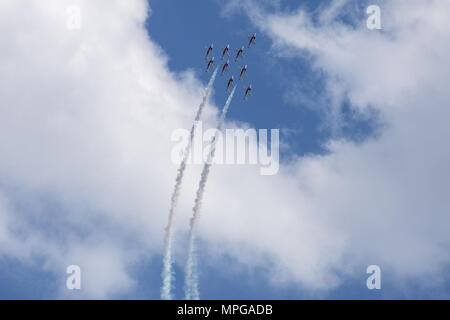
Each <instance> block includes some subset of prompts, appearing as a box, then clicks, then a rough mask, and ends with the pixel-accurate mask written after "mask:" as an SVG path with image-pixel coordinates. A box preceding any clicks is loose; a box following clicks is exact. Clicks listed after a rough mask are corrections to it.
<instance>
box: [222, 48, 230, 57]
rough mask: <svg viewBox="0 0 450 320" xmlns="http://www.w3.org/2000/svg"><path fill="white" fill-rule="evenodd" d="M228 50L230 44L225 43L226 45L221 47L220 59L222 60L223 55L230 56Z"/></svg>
mask: <svg viewBox="0 0 450 320" xmlns="http://www.w3.org/2000/svg"><path fill="white" fill-rule="evenodd" d="M229 51H230V45H229V44H227V46H226V47H225V48H222V60H223V58H224V57H225V55H226V56H227V57H229V56H230V53H229Z"/></svg>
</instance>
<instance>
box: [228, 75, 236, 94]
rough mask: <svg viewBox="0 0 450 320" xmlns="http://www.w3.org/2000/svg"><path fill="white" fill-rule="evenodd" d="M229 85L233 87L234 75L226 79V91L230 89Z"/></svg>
mask: <svg viewBox="0 0 450 320" xmlns="http://www.w3.org/2000/svg"><path fill="white" fill-rule="evenodd" d="M230 86H231V87H234V76H231V78H230V79H228V83H227V91H228V90H229V89H230Z"/></svg>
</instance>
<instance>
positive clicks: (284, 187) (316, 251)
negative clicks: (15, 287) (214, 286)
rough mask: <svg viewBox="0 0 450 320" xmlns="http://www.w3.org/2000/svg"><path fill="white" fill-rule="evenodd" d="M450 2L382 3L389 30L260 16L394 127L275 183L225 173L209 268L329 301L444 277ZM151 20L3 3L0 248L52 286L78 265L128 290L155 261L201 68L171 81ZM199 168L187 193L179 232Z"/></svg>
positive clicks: (105, 286) (211, 196)
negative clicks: (354, 284)
mask: <svg viewBox="0 0 450 320" xmlns="http://www.w3.org/2000/svg"><path fill="white" fill-rule="evenodd" d="M69 4H70V5H73V4H79V5H80V7H81V9H82V15H83V16H82V28H81V29H80V30H78V31H75V30H74V31H70V30H68V29H67V28H66V20H65V19H66V11H65V8H66V6H68V5H69ZM448 6H449V5H448V4H446V3H444V2H439V1H430V2H427V4H423V3H422V2H419V1H408V2H406V1H396V2H394V3H392V4H389V5H386V8H385V9H383V28H384V29H385V32H384V33H371V32H369V31H368V30H364V29H358V28H350V27H347V26H345V25H342V24H340V23H334V22H332V20H330V18H326V17H325V18H323V19H322V24H320V25H313V24H311V20H310V19H311V18H310V17H309V14H308V13H306V12H298V13H296V14H266V13H265V12H264V11H257V10H256V11H252V12H253V16H252V19H253V21H254V22H255V24H257V25H258V26H259V27H260V28H261V29H262V30H263V31H264V32H267V33H268V34H269V35H270V36H271V37H272V38H273V39H274V42H275V43H276V45H277V46H278V49H279V50H280V52H283V51H284V50H290V51H291V52H294V53H298V54H299V55H300V56H301V54H302V52H308V53H309V54H311V55H312V56H313V58H314V67H315V68H317V69H321V70H323V71H325V73H326V75H327V79H328V87H327V88H328V90H329V91H328V94H329V95H330V96H332V97H333V96H334V92H338V93H339V94H342V93H345V94H346V95H347V96H348V98H349V99H350V101H351V102H352V103H353V105H354V106H355V107H358V108H360V109H364V108H366V107H367V105H371V106H373V107H375V108H377V109H379V110H380V111H381V112H382V114H383V116H384V118H385V119H386V121H387V122H388V123H389V127H388V128H387V129H386V130H385V131H384V132H383V134H382V135H381V137H379V138H378V139H376V140H375V139H373V140H369V141H367V142H365V143H364V144H362V145H361V144H359V145H354V144H352V143H349V142H346V141H331V142H330V150H331V151H332V152H331V154H330V155H327V156H317V157H305V158H300V159H298V161H296V162H295V163H293V164H290V165H287V166H283V167H282V168H280V173H279V174H278V175H277V176H273V177H264V176H260V175H259V171H258V167H247V166H215V167H214V168H213V171H212V173H211V179H210V181H209V185H208V187H207V190H206V195H205V200H206V201H205V205H204V208H203V214H202V221H201V230H200V231H201V234H200V236H201V238H202V239H203V240H204V241H205V243H207V244H208V246H207V248H208V250H209V251H208V253H207V254H205V255H204V256H203V255H202V257H201V259H202V260H205V259H207V258H208V257H212V259H213V260H211V262H212V263H214V261H215V260H214V257H216V258H217V259H220V256H221V255H222V254H228V255H230V256H232V257H234V258H235V259H236V260H238V261H239V262H241V263H242V264H246V265H248V266H249V268H254V267H255V266H258V265H259V266H263V267H266V268H267V269H268V270H269V273H268V274H269V277H270V280H272V281H273V282H277V283H292V282H294V283H299V284H301V285H303V286H304V288H306V289H327V288H332V287H334V286H336V285H338V284H339V282H340V281H341V280H340V276H341V275H342V274H350V275H351V274H354V273H363V272H364V270H365V267H364V268H363V269H362V271H360V270H359V269H358V270H355V269H354V268H356V267H359V266H360V265H365V266H366V265H369V264H374V263H375V264H379V265H380V266H381V267H382V270H383V268H387V269H389V270H391V271H392V272H394V273H395V274H397V278H398V279H405V278H409V277H412V278H417V277H421V276H425V275H426V276H440V275H441V273H440V272H441V269H442V268H443V267H444V266H445V265H446V264H448V259H449V256H448V247H449V245H450V237H449V235H448V230H447V229H448V228H447V226H448V225H449V222H450V221H449V220H450V219H449V216H448V211H449V209H450V203H449V200H448V197H447V195H446V190H448V189H449V185H448V184H449V183H448V181H449V178H450V177H449V171H448V163H449V160H450V154H449V150H448V148H446V146H445V138H446V137H448V136H450V132H449V130H450V129H449V126H448V124H447V123H448V121H446V119H447V117H446V116H448V110H447V106H448V102H449V101H450V99H449V93H448V91H447V90H446V86H447V83H448V80H449V79H448V78H449V74H450V73H449V72H448V71H449V70H448V68H449V65H450V63H449V62H450V61H448V60H449V57H450V55H449V53H450V52H449V51H450V48H449V44H448V43H447V42H444V41H443V40H444V39H448V38H449V32H450V28H449V26H448V22H447V20H446V19H445V18H444V17H445V15H444V14H443V13H444V12H448V9H450V8H448ZM335 10H339V6H337V7H336V9H335ZM385 12H387V14H386V13H385ZM419 12H421V14H419ZM146 13H147V7H146V4H145V1H142V0H139V1H138V0H136V1H128V2H127V5H126V6H124V4H123V1H70V2H69V1H58V2H55V1H50V0H48V1H42V0H39V1H38V0H36V1H31V2H30V1H2V3H1V4H0V32H1V33H2V34H5V35H6V36H5V37H2V38H1V39H0V46H1V47H2V48H5V50H2V51H1V52H0V58H1V59H0V112H1V113H2V117H0V154H2V160H1V161H0V178H1V181H2V190H3V195H4V196H3V197H4V199H5V200H4V201H2V203H3V202H4V203H9V204H8V205H5V206H1V207H0V208H1V209H0V220H1V221H6V223H7V224H8V228H10V229H11V230H12V232H11V231H8V232H6V231H4V230H7V229H8V228H6V227H5V226H4V225H2V229H1V230H3V231H0V241H1V242H0V252H3V253H4V254H8V255H16V256H19V257H21V258H23V259H25V260H27V259H31V260H32V259H33V256H34V255H36V254H39V255H42V256H44V257H46V259H47V265H46V268H48V269H50V270H52V271H53V272H55V273H58V272H61V273H64V272H65V268H66V266H67V265H69V264H80V265H81V264H82V265H83V270H85V271H84V272H85V274H86V275H88V278H87V279H86V280H87V281H89V285H87V286H85V288H86V289H85V290H86V291H85V295H86V296H87V297H100V298H104V297H110V296H113V295H114V294H117V293H120V292H123V291H126V290H131V289H132V288H135V286H136V285H138V284H136V282H135V281H134V280H133V278H134V276H133V274H130V273H129V272H128V267H129V266H130V264H132V263H134V262H135V261H137V260H138V259H139V258H141V257H144V256H148V255H154V254H157V253H160V252H161V249H162V232H163V228H164V226H165V223H166V220H167V213H168V205H169V196H170V194H169V193H170V191H171V190H172V185H173V183H174V177H175V173H176V167H175V166H174V165H172V163H171V162H170V151H171V146H172V145H171V141H170V137H171V132H172V130H173V129H176V128H180V127H184V128H189V127H190V121H192V118H193V116H194V111H195V108H196V106H197V104H198V103H199V100H200V96H201V92H202V89H203V88H202V85H201V84H200V82H199V81H198V80H197V79H196V78H195V76H194V75H193V74H192V73H190V72H186V73H185V74H182V75H177V74H174V73H172V72H170V70H168V67H167V64H166V61H167V58H166V57H165V55H164V53H163V52H162V51H161V49H160V48H159V47H158V46H157V44H155V43H153V42H152V41H151V40H150V39H148V37H147V34H146V31H145V28H144V26H143V23H144V21H145V18H146ZM153 14H157V13H153ZM334 15H335V13H333V11H330V12H329V14H328V17H332V16H334ZM261 17H263V18H264V21H266V23H265V24H264V25H261V24H260V21H261V20H259V18H261ZM412 21H414V23H412ZM362 25H364V24H363V23H362ZM411 28H412V29H411ZM335 98H336V100H339V99H340V95H336V96H335ZM214 111H215V110H214V109H213V108H212V107H211V106H209V108H208V110H207V118H208V121H209V123H210V124H213V122H212V120H213V115H214ZM441 141H442V142H441ZM199 169H200V168H199V167H197V166H193V167H192V168H190V170H189V171H188V175H187V180H186V184H185V186H184V188H183V190H184V191H185V192H184V193H183V195H182V199H181V202H180V206H179V207H180V210H179V212H178V220H177V226H178V229H180V230H183V231H186V229H187V226H188V219H189V215H190V210H191V207H192V201H193V199H194V192H195V189H196V187H197V184H198V178H199ZM46 199H51V201H49V202H50V204H46ZM181 240H186V239H185V238H184V237H182V235H180V236H179V237H178V238H177V242H176V245H177V250H179V252H181V253H178V255H177V258H178V261H180V263H183V260H181V259H182V258H183V250H184V247H183V243H182V242H181ZM8 248H9V249H8ZM11 248H15V249H14V250H11ZM130 248H132V249H130ZM75 260H76V261H75ZM78 261H79V262H78ZM216 267H217V268H218V269H220V268H222V267H221V266H220V265H217V266H216ZM158 271H159V270H158ZM219 272H220V270H219ZM64 285H65V281H61V286H64ZM154 286H155V287H158V286H159V283H155V284H154Z"/></svg>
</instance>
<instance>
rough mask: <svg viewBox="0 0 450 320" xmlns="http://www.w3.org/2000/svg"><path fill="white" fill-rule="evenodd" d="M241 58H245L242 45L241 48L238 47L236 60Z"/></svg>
mask: <svg viewBox="0 0 450 320" xmlns="http://www.w3.org/2000/svg"><path fill="white" fill-rule="evenodd" d="M239 58H244V47H241V48H240V49H239V50H237V49H236V59H234V61H236V62H237V61H238V59H239Z"/></svg>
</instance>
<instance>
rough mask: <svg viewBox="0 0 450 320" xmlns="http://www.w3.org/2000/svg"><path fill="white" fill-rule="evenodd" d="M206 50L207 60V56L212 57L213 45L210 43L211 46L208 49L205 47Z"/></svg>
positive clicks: (206, 57)
mask: <svg viewBox="0 0 450 320" xmlns="http://www.w3.org/2000/svg"><path fill="white" fill-rule="evenodd" d="M205 49H206V56H205V59H208V57H209V56H211V57H212V56H213V55H214V54H213V44H212V43H211V45H210V46H209V47H205Z"/></svg>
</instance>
